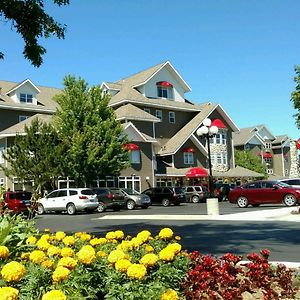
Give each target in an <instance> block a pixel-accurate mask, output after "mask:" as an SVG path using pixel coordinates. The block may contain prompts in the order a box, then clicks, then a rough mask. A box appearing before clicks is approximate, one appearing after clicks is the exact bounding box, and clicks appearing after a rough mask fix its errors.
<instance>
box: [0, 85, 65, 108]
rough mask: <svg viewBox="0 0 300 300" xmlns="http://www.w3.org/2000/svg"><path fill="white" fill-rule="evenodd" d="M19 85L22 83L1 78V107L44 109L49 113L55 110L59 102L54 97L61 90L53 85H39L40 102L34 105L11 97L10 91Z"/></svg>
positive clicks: (38, 96) (38, 95)
mask: <svg viewBox="0 0 300 300" xmlns="http://www.w3.org/2000/svg"><path fill="white" fill-rule="evenodd" d="M18 86H20V84H17V83H15V82H11V81H4V80H0V89H1V93H0V108H2V109H10V110H28V111H36V112H39V111H42V112H49V113H51V112H52V113H54V112H55V110H56V107H57V106H58V104H57V102H56V101H54V100H53V97H54V96H55V95H57V94H59V93H61V90H59V89H56V88H52V87H43V86H37V88H38V89H39V91H40V92H39V93H38V94H37V96H36V97H37V102H38V104H37V105H34V104H24V103H16V102H15V101H14V100H13V99H12V98H11V97H9V96H8V95H7V93H8V92H11V91H12V90H14V89H15V88H16V87H18Z"/></svg>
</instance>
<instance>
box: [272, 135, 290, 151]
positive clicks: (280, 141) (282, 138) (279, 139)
mask: <svg viewBox="0 0 300 300" xmlns="http://www.w3.org/2000/svg"><path fill="white" fill-rule="evenodd" d="M290 141H291V139H290V138H289V137H288V136H287V135H277V136H275V140H274V141H272V149H279V148H283V147H285V146H286V145H287V144H288V143H289V142H290Z"/></svg>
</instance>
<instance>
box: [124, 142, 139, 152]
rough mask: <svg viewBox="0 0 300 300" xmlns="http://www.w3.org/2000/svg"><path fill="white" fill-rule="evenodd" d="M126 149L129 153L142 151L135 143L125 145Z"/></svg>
mask: <svg viewBox="0 0 300 300" xmlns="http://www.w3.org/2000/svg"><path fill="white" fill-rule="evenodd" d="M123 147H124V148H125V149H127V150H129V151H137V150H140V147H139V146H138V145H136V144H133V143H129V144H125V145H124V146H123Z"/></svg>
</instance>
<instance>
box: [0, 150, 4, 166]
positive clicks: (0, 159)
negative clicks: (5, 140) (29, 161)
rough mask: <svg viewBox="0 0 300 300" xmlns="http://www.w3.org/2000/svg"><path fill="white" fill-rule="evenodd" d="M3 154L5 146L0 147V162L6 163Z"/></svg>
mask: <svg viewBox="0 0 300 300" xmlns="http://www.w3.org/2000/svg"><path fill="white" fill-rule="evenodd" d="M3 154H4V147H0V164H3V163H4V157H3Z"/></svg>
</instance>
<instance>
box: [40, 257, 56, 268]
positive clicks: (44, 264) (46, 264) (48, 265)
mask: <svg viewBox="0 0 300 300" xmlns="http://www.w3.org/2000/svg"><path fill="white" fill-rule="evenodd" d="M53 265H54V263H53V261H51V260H49V259H46V260H44V261H43V262H42V263H41V266H42V267H43V268H45V269H52V268H53Z"/></svg>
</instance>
